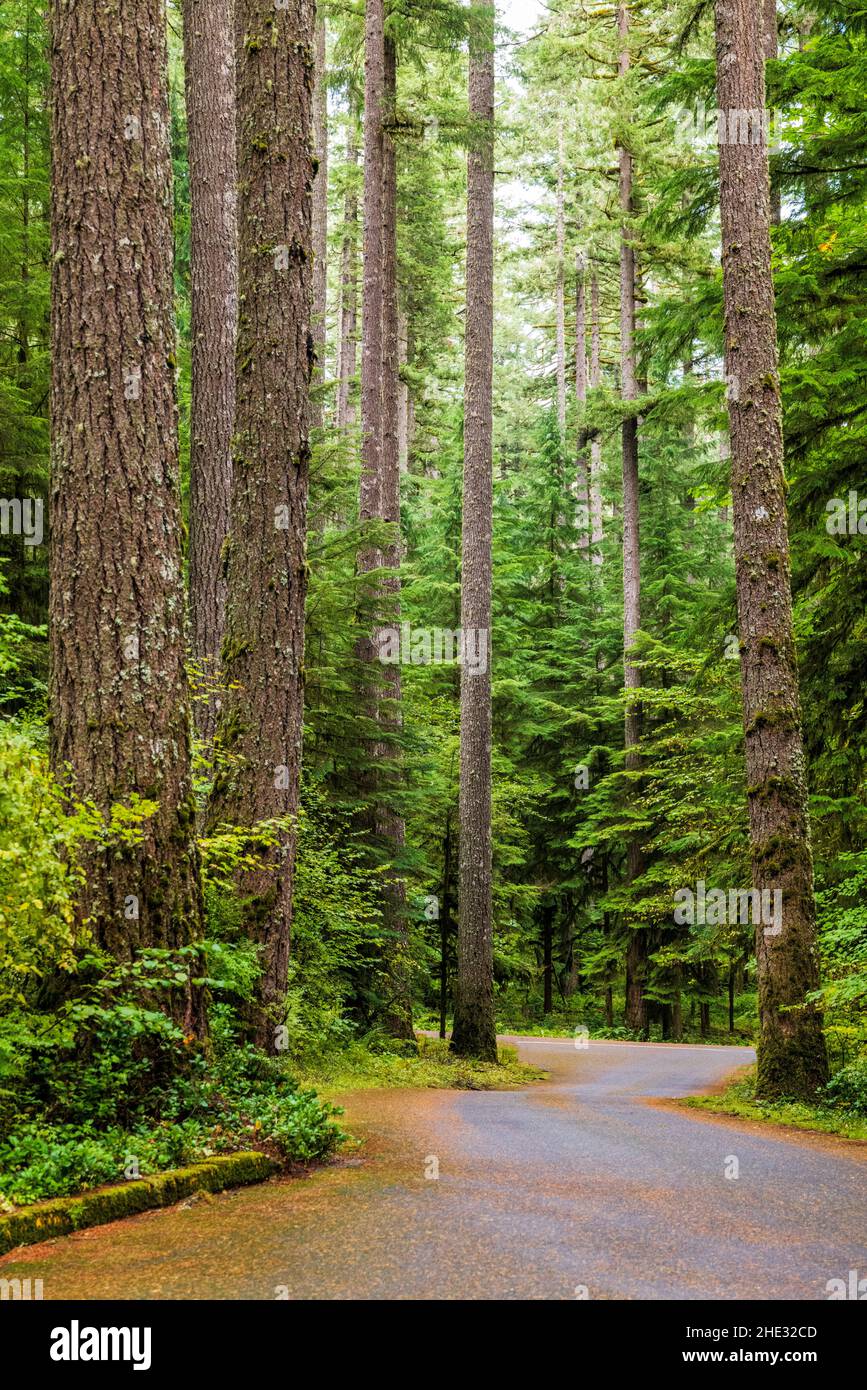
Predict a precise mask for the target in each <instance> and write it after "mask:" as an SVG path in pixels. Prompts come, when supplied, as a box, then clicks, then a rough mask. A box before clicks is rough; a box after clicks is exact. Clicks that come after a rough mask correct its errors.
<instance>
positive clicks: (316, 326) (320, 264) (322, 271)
mask: <svg viewBox="0 0 867 1390" xmlns="http://www.w3.org/2000/svg"><path fill="white" fill-rule="evenodd" d="M317 11H318V6H317ZM315 65H316V66H315V71H316V77H315V83H316V85H315V87H314V91H313V156H314V159H315V160H316V178H315V180H314V183H313V312H312V325H313V346H314V349H315V352H316V365H317V367H318V369H319V373H318V374H319V381H318V383H317V387H318V389H317V391H316V393H315V398H314V400H313V402H312V406H311V412H310V419H311V423H312V424H314V425H321V424H322V397H321V386H322V377H323V375H324V372H325V341H326V340H325V315H326V312H327V309H328V298H327V291H328V88H327V86H326V82H325V74H326V34H325V19H324V17H323V16H322V15H319V14H318V13H317V18H316V34H315Z"/></svg>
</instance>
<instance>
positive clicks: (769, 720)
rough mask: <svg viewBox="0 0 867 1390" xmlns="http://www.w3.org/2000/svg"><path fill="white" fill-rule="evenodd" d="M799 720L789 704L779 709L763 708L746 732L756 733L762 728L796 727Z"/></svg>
mask: <svg viewBox="0 0 867 1390" xmlns="http://www.w3.org/2000/svg"><path fill="white" fill-rule="evenodd" d="M796 727H797V721H796V719H795V716H794V713H793V711H792V710H791V709H789V708H788V707H787V706H785V705H784V706H782V707H781V708H778V709H761V710H759V711H758V712H757V713H756V715H755V717H754V718H753V719H752V720H751V721H750V723H749V724H748V725H747V728H746V731H745V732H746V733H747V734H755V733H758V732H759V731H760V730H761V729H794V728H796Z"/></svg>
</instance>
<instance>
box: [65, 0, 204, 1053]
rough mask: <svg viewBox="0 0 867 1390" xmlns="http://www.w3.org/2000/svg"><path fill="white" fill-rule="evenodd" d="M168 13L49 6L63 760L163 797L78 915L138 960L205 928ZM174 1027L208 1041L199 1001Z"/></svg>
mask: <svg viewBox="0 0 867 1390" xmlns="http://www.w3.org/2000/svg"><path fill="white" fill-rule="evenodd" d="M165 32H166V30H165V11H164V8H163V4H162V0H142V3H141V4H139V5H137V6H133V7H131V8H128V9H124V10H123V11H118V10H116V9H111V8H107V7H105V6H104V5H102V4H97V3H95V0H79V3H77V4H75V5H70V4H67V3H65V0H54V3H53V4H52V7H51V48H52V79H51V92H52V96H51V108H52V109H51V127H52V149H53V175H52V177H53V199H52V318H51V340H52V341H51V347H52V381H51V433H52V477H51V506H52V549H51V598H50V632H51V638H50V644H51V677H50V687H51V762H52V766H53V769H54V771H55V773H56V775H57V776H58V778H60V779H61V780H62V781H64V782H65V783H66V784H67V785H68V787H69V789H70V792H71V793H72V794H74V795H75V796H77V797H81V798H87V799H88V800H91V801H92V802H93V803H94V804H95V805H96V807H97V808H98V809H99V811H100V812H101V813H102V814H103V815H107V814H108V813H109V811H110V809H111V807H112V805H113V804H115V803H118V804H121V805H128V804H129V803H130V800H131V798H133V797H134V796H136V795H139V796H141V797H146V798H149V799H152V800H153V801H155V802H156V803H157V809H156V811H155V813H154V814H153V815H152V816H150V817H149V818H148V819H147V820H145V821H144V822H143V826H142V830H143V834H142V840H141V843H140V844H138V845H131V846H127V847H118V846H117V845H109V846H108V847H107V848H101V847H100V846H98V845H96V844H93V845H91V846H90V847H89V848H88V850H87V854H86V860H85V865H84V867H85V880H84V884H83V888H82V891H81V896H80V900H79V903H78V912H79V916H80V918H82V919H84V918H87V919H88V920H89V924H90V927H91V930H92V932H93V936H94V939H95V941H96V943H97V944H98V945H99V946H100V947H102V948H104V949H105V950H107V951H108V952H110V953H111V954H112V955H113V956H115V957H117V958H118V959H121V960H129V959H130V958H132V957H133V956H134V955H135V954H136V953H137V952H138V951H139V950H140V949H141V948H144V947H152V946H158V947H165V948H171V949H174V948H178V947H183V946H187V945H189V944H191V943H195V942H196V941H198V940H199V938H200V936H201V933H202V900H201V891H200V885H199V864H198V858H197V853H196V848H195V842H194V839H193V827H194V819H195V816H194V805H193V798H192V791H191V784H190V699H189V691H188V687H187V679H186V674H185V668H184V654H185V633H184V593H183V581H182V572H181V518H180V501H179V489H178V446H177V411H176V404H175V327H174V322H173V318H172V256H173V241H172V166H171V149H170V141H169V108H168V92H167V84H166V72H167V67H166V40H165ZM171 1008H172V1013H173V1015H174V1016H175V1018H176V1019H177V1020H178V1021H179V1022H181V1023H182V1024H183V1025H184V1027H185V1028H186V1029H187V1030H188V1031H189V1032H191V1033H197V1034H201V1033H202V1032H203V1031H204V1008H203V1001H202V994H201V991H200V990H198V989H196V988H195V987H194V986H193V985H192V984H191V983H190V984H188V985H187V987H186V988H184V989H181V990H179V991H178V992H177V994H176V997H175V998H174V999H173V1001H172V1005H171Z"/></svg>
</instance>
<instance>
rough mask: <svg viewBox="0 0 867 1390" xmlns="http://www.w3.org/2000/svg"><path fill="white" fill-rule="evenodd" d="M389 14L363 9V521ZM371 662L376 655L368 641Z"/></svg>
mask: <svg viewBox="0 0 867 1390" xmlns="http://www.w3.org/2000/svg"><path fill="white" fill-rule="evenodd" d="M384 26H385V9H384V4H383V0H365V6H364V236H363V248H362V258H361V266H362V287H361V481H360V484H359V509H358V510H359V517H360V519H361V520H362V521H371V520H373V519H375V518H376V517H378V516H379V515H380V482H381V474H382V426H383V422H382V371H383V351H382V307H383V293H382V292H383V252H384V243H383V234H382V219H383V161H384V156H385V152H384V145H383V139H384V131H383V101H384V90H385V31H384ZM377 563H378V556H377V553H376V551H375V550H367V551H365V552H364V553H363V554H362V555H360V556H359V559H358V567H359V570H360V571H361V572H367V571H369V570H372V569H375V568H376V567H377ZM369 648H370V650H369V653H368V656H369V659H371V660H372V659H374V658H375V656H376V651H375V647H374V643H373V641H372V639H371V640H370V642H369Z"/></svg>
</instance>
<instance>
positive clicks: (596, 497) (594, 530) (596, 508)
mask: <svg viewBox="0 0 867 1390" xmlns="http://www.w3.org/2000/svg"><path fill="white" fill-rule="evenodd" d="M600 340H601V324H600V318H599V275H598V272H597V269H596V262H595V261H594V262H593V270H592V272H591V276H590V386H591V389H593V390H595V389H596V388H597V387H599V386H601V385H602V360H601V351H600ZM601 473H602V440H601V438H600V437H599V434H598V433H597V434H594V436H593V438H592V440H591V441H590V547H591V551H592V554H593V563H594V565H601V564H602V551H601V550H600V548H599V547H600V546H601V544H602V542H603V540H604V539H605V529H604V526H603V521H602V481H601Z"/></svg>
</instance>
